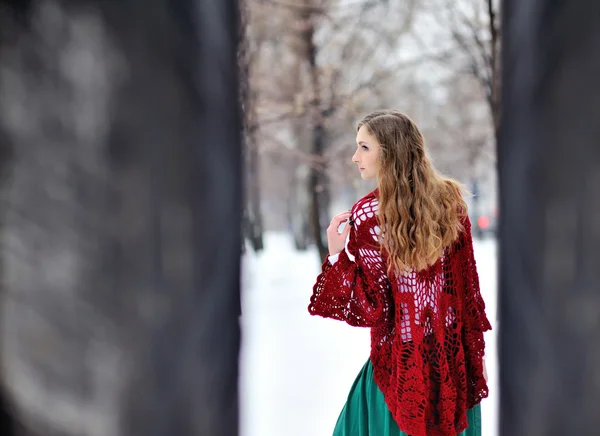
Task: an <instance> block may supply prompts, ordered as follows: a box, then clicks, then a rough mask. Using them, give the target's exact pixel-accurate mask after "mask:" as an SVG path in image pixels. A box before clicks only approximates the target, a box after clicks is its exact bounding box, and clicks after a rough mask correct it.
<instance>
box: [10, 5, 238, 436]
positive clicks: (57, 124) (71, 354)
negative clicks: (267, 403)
mask: <svg viewBox="0 0 600 436" xmlns="http://www.w3.org/2000/svg"><path fill="white" fill-rule="evenodd" d="M23 4H24V2H21V3H19V2H14V1H0V7H3V8H4V9H2V10H0V147H1V149H2V154H1V158H2V164H3V167H2V175H3V177H2V181H1V184H0V213H1V214H2V217H1V218H2V229H1V240H0V243H1V252H0V254H1V266H2V271H1V272H2V277H1V279H2V281H1V283H2V289H1V292H2V293H1V304H2V306H1V317H0V334H1V340H2V342H1V348H0V350H1V351H0V358H1V359H2V362H1V364H2V365H1V367H2V370H3V373H2V374H1V377H2V380H1V381H2V383H1V385H2V386H3V387H4V388H5V392H6V393H7V394H8V400H9V401H10V404H11V406H13V407H14V413H12V412H11V414H12V415H13V416H15V417H16V418H17V420H18V421H20V422H21V423H22V424H23V425H24V426H25V427H26V429H27V431H28V432H29V433H30V434H31V435H35V436H82V435H83V436H85V435H90V436H92V435H94V436H96V435H98V436H100V435H102V436H131V435H144V436H173V435H178V436H185V435H189V436H191V435H206V436H231V435H236V434H237V431H238V404H237V398H238V396H237V381H238V349H239V340H240V338H239V335H240V332H239V325H238V314H239V258H240V246H241V235H240V218H241V196H242V193H241V188H242V184H241V155H242V153H241V149H240V132H241V128H242V125H241V120H240V111H239V110H238V97H239V95H238V89H237V68H236V42H237V40H238V38H237V31H236V23H237V18H236V14H237V13H238V10H237V6H236V2H235V1H232V0H220V1H218V2H214V1H209V0H197V1H193V0H179V1H176V0H170V1H167V0H148V1H146V2H138V1H134V0H123V1H120V2H103V1H92V0H86V1H84V0H78V1H75V0H71V1H68V0H63V1H59V0H56V1H46V2H36V3H34V7H33V8H32V10H28V11H26V13H24V14H22V17H24V19H22V20H21V21H17V20H15V19H13V17H12V15H11V14H10V13H9V12H10V11H13V10H14V8H17V7H18V8H21V7H22V5H23ZM6 8H9V9H6ZM3 434H4V433H3Z"/></svg>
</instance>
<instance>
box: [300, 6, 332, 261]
mask: <svg viewBox="0 0 600 436" xmlns="http://www.w3.org/2000/svg"><path fill="white" fill-rule="evenodd" d="M306 21H307V23H308V24H307V30H306V31H305V34H304V37H305V38H304V39H305V43H306V50H307V58H308V59H307V60H308V65H309V71H310V78H311V85H312V94H313V99H312V105H311V113H312V123H313V125H312V150H311V151H312V155H313V157H315V158H316V159H315V161H316V163H315V164H314V165H313V166H312V167H311V169H310V174H309V179H308V189H309V192H310V195H311V206H310V222H311V228H312V234H313V239H314V241H315V245H316V247H317V250H318V251H319V255H320V257H321V259H322V260H324V259H325V257H326V256H327V253H328V247H327V246H326V244H325V242H324V241H323V236H322V232H323V224H322V222H321V220H322V216H323V214H327V213H328V212H329V180H328V177H327V165H326V164H325V161H324V157H325V144H326V143H325V124H324V122H325V120H324V117H323V113H322V107H321V106H322V101H321V90H320V83H319V70H318V68H317V46H316V45H315V41H314V37H315V28H314V16H312V15H310V14H309V16H308V18H306Z"/></svg>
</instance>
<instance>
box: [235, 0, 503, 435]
mask: <svg viewBox="0 0 600 436" xmlns="http://www.w3.org/2000/svg"><path fill="white" fill-rule="evenodd" d="M241 10H242V13H241V17H242V23H243V27H242V28H243V30H244V35H242V38H241V44H240V55H239V64H240V69H241V72H242V81H241V82H240V83H241V84H242V102H243V109H244V123H245V131H244V133H245V134H244V140H245V143H244V148H243V150H244V159H245V160H244V164H245V182H246V185H245V186H246V189H245V201H244V222H243V233H244V255H243V263H242V268H243V275H242V278H243V280H242V329H243V330H242V332H243V333H242V359H241V365H242V366H241V386H240V389H241V422H240V428H241V434H242V435H244V436H271V435H272V436H279V435H281V434H282V433H281V432H282V429H284V428H285V429H286V435H289V436H305V435H310V436H327V435H330V434H331V431H332V430H333V427H334V425H335V422H336V419H337V416H338V414H339V412H340V411H341V408H342V407H343V405H344V402H345V400H346V396H347V394H348V392H349V389H350V387H351V385H352V382H353V381H354V378H355V377H356V375H357V374H358V371H359V370H360V368H361V367H362V365H363V364H364V363H365V361H366V359H367V358H368V355H369V332H368V330H366V329H358V328H352V327H350V326H348V325H345V324H344V323H340V322H336V321H332V320H324V319H321V318H318V317H310V316H309V314H308V312H307V305H308V301H309V297H310V295H311V292H312V285H313V284H314V281H315V279H316V276H317V274H318V273H319V271H320V267H321V262H322V259H323V257H324V256H325V254H326V251H327V241H326V236H325V230H326V228H327V226H328V224H329V222H330V220H331V217H332V216H333V215H335V214H337V213H339V212H341V211H344V210H348V209H349V208H350V207H351V206H352V204H353V203H354V202H355V201H356V200H357V199H359V198H360V197H361V196H362V195H364V194H365V193H367V192H369V191H371V190H372V189H373V188H374V187H375V185H374V183H373V182H365V181H363V180H362V179H361V178H360V175H359V173H358V171H357V170H356V166H355V164H353V163H352V162H351V156H352V154H353V153H354V150H355V148H356V146H355V133H356V130H355V126H356V123H357V122H358V121H359V120H360V119H361V118H362V116H364V115H366V114H367V113H368V112H371V111H373V110H376V109H381V108H393V109H397V110H400V111H402V112H405V113H407V114H408V115H409V116H410V117H411V118H413V119H414V120H415V121H416V123H417V125H418V126H419V128H420V129H421V131H422V132H423V134H424V136H425V139H426V142H427V146H428V149H429V152H430V154H431V156H432V158H433V161H434V163H435V166H436V167H437V168H438V170H440V171H441V172H442V173H444V174H445V175H448V176H451V177H454V178H456V179H457V180H459V181H460V182H462V183H463V184H464V185H465V187H466V188H467V190H469V191H470V192H471V193H472V194H473V196H472V197H471V198H469V208H470V215H471V220H472V222H473V228H474V238H475V253H476V260H477V264H478V270H479V275H480V280H481V287H482V292H483V296H484V299H485V302H486V304H487V314H488V317H489V318H490V321H491V322H492V325H493V327H494V329H493V330H492V331H491V332H488V333H487V334H486V344H487V366H488V373H489V377H490V397H489V398H488V399H486V400H485V401H484V402H483V405H482V411H483V435H484V436H495V435H496V434H498V433H497V430H496V427H497V424H498V419H497V406H498V398H499V396H498V388H497V384H498V365H497V352H496V335H497V333H498V328H497V327H498V324H497V317H496V288H497V267H496V265H497V241H496V228H497V214H498V207H497V203H498V202H497V189H496V185H497V180H496V156H495V150H496V137H497V126H498V117H499V115H498V107H499V103H498V95H499V92H500V83H499V74H498V72H499V49H500V47H499V35H500V32H501V29H500V28H499V26H500V19H499V2H497V1H493V0H452V1H450V0H423V1H416V0H297V1H289V0H244V1H242V2H241Z"/></svg>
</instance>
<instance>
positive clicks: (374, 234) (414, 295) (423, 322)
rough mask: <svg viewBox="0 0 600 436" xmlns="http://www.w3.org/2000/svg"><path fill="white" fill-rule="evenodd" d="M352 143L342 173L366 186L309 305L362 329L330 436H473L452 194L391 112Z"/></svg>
mask: <svg viewBox="0 0 600 436" xmlns="http://www.w3.org/2000/svg"><path fill="white" fill-rule="evenodd" d="M356 143H357V146H358V148H357V151H356V153H355V154H354V156H353V157H352V160H353V162H354V163H356V164H357V165H358V167H359V170H360V172H361V175H362V178H363V179H372V178H377V185H378V186H377V189H376V190H375V191H373V192H372V193H370V194H368V195H367V196H365V197H364V198H362V199H360V200H359V201H358V202H357V203H356V204H355V205H354V206H353V208H352V210H351V211H350V212H344V213H341V214H339V215H337V216H335V217H334V218H333V220H332V221H331V225H330V226H329V228H328V229H327V235H328V243H329V256H327V259H326V260H325V262H324V264H323V270H322V272H321V274H320V275H319V276H318V277H317V282H316V284H315V286H314V289H313V295H312V297H311V301H310V305H309V312H310V313H311V314H312V315H320V316H323V317H328V318H334V319H338V320H342V321H345V322H347V323H348V324H350V325H353V326H362V327H370V328H371V353H370V358H369V359H368V360H367V363H366V364H365V366H364V367H363V369H362V370H361V372H360V373H359V375H358V377H357V379H356V381H355V383H354V385H353V387H352V389H351V391H350V394H349V396H348V401H347V403H346V405H345V406H344V409H343V410H342V413H341V414H340V417H339V419H338V422H337V425H336V427H335V430H334V436H400V435H404V436H406V435H410V436H456V435H457V434H460V435H465V436H467V435H468V436H479V435H481V422H480V421H481V412H480V406H479V403H480V402H481V400H482V399H483V398H485V397H487V395H488V387H487V383H486V379H485V376H484V364H483V360H482V359H483V355H484V348H485V343H484V338H483V332H485V331H486V330H489V329H490V328H491V326H490V323H489V321H488V319H487V317H486V315H485V305H484V302H483V299H482V297H481V294H480V292H479V280H478V276H477V270H476V266H475V258H474V256H473V243H472V239H471V224H470V221H469V218H468V216H467V206H466V204H465V202H464V200H463V199H462V196H461V193H460V185H459V184H458V183H456V182H455V181H453V180H450V179H447V178H445V177H442V176H441V175H440V174H439V173H438V172H437V171H436V170H435V169H434V167H433V165H432V163H431V161H430V159H429V157H428V156H427V154H426V152H425V145H424V140H423V136H422V135H421V133H420V132H419V130H418V129H417V127H416V126H415V124H414V123H413V122H412V121H411V120H410V119H409V118H408V117H407V116H406V115H403V114H401V113H399V112H396V111H392V110H386V111H377V112H374V113H372V114H370V115H368V116H367V117H365V118H364V119H363V120H362V121H361V122H360V123H359V124H358V132H357V136H356ZM344 222H348V225H346V226H345V227H344V229H343V230H342V231H341V233H340V232H339V231H338V229H339V227H340V226H341V225H342V224H343V223H344ZM347 236H349V238H348V242H347V243H346V239H347Z"/></svg>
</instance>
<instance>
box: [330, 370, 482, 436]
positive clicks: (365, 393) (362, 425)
mask: <svg viewBox="0 0 600 436" xmlns="http://www.w3.org/2000/svg"><path fill="white" fill-rule="evenodd" d="M467 418H468V420H469V428H467V429H466V430H465V431H464V432H462V433H461V434H460V435H458V436H481V406H480V405H479V404H478V405H477V406H475V407H474V408H473V409H471V410H469V411H467ZM333 436H408V435H407V434H406V433H404V432H403V431H401V430H400V429H399V428H398V424H396V421H395V420H394V418H393V417H392V414H391V413H390V410H389V409H388V406H387V404H386V403H385V400H384V398H383V393H382V392H381V391H380V390H379V387H378V386H377V384H376V383H375V380H374V379H373V365H371V359H368V360H367V363H365V365H364V366H363V368H362V369H361V370H360V373H359V374H358V376H357V377H356V380H355V381H354V384H353V385H352V389H350V393H349V394H348V401H347V402H346V405H345V406H344V408H343V409H342V412H341V413H340V416H339V418H338V421H337V424H336V425H335V430H334V431H333Z"/></svg>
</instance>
